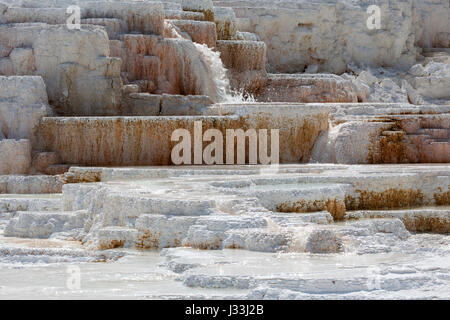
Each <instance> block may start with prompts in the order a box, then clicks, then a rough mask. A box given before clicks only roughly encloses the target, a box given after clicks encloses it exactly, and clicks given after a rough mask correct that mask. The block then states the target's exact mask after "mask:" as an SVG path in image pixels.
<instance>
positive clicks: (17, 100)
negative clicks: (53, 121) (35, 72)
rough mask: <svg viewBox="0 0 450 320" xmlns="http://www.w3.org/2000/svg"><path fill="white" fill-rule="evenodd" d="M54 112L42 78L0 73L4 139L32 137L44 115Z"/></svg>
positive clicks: (0, 116) (0, 130)
mask: <svg viewBox="0 0 450 320" xmlns="http://www.w3.org/2000/svg"><path fill="white" fill-rule="evenodd" d="M47 115H51V110H50V107H49V106H48V100H47V93H46V91H45V84H44V81H43V80H42V78H41V77H37V76H21V77H18V76H17V77H16V76H13V77H3V76H0V139H2V138H6V139H31V138H33V137H34V135H35V134H36V130H37V127H38V124H39V120H40V118H42V117H43V116H47Z"/></svg>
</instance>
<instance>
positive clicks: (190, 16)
mask: <svg viewBox="0 0 450 320" xmlns="http://www.w3.org/2000/svg"><path fill="white" fill-rule="evenodd" d="M164 12H165V14H166V15H165V17H166V19H168V20H195V21H204V20H205V15H204V14H203V13H202V12H193V11H182V10H164Z"/></svg>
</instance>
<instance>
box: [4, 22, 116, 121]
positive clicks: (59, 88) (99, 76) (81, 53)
mask: <svg viewBox="0 0 450 320" xmlns="http://www.w3.org/2000/svg"><path fill="white" fill-rule="evenodd" d="M0 31H1V32H0V75H12V74H15V73H16V72H17V73H19V74H35V75H40V76H42V78H43V79H44V81H45V84H46V88H47V93H48V98H49V102H50V104H51V105H53V106H55V107H56V110H57V111H58V112H59V113H61V114H64V115H74V114H77V115H87V114H89V115H108V114H116V113H117V108H118V107H119V106H120V100H121V87H122V81H121V79H120V60H119V59H117V58H110V57H109V52H110V51H109V50H110V49H109V42H108V37H107V35H106V32H105V31H104V30H103V29H102V28H101V27H95V26H83V28H82V29H81V30H69V29H67V28H66V26H65V25H45V24H34V23H33V24H14V25H0Z"/></svg>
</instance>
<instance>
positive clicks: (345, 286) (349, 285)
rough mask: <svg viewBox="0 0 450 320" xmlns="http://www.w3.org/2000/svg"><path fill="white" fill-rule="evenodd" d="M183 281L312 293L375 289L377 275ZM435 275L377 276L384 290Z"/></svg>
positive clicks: (191, 276)
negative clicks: (374, 276) (374, 278)
mask: <svg viewBox="0 0 450 320" xmlns="http://www.w3.org/2000/svg"><path fill="white" fill-rule="evenodd" d="M183 278H184V280H183V284H184V285H185V286H187V287H190V288H210V289H212V288H216V289H217V288H221V289H225V288H227V289H254V288H257V287H259V286H263V287H269V288H278V289H279V290H281V289H283V290H291V291H293V292H301V293H309V294H322V293H323V294H325V293H330V292H333V293H340V294H345V293H352V292H360V291H362V292H367V291H370V290H373V289H374V288H373V287H372V286H373V283H374V280H373V275H372V274H368V273H367V271H366V272H364V273H362V274H360V275H359V276H357V275H354V276H353V277H351V278H348V276H347V277H343V276H342V275H341V276H339V277H338V275H337V274H334V275H333V276H332V277H326V276H325V275H323V276H322V277H321V278H320V279H318V278H317V276H314V277H311V276H310V277H305V276H301V277H295V276H292V275H289V276H286V275H274V276H258V277H253V276H238V275H236V276H227V275H205V274H188V275H186V276H184V277H183ZM432 279H433V278H432V277H431V276H428V275H427V276H424V275H420V274H412V275H408V274H407V275H404V276H402V277H395V278H394V277H389V276H386V277H383V276H381V275H380V276H379V278H377V281H378V282H379V283H377V285H379V286H380V287H381V289H384V290H392V288H399V287H402V288H405V287H407V288H420V287H423V286H426V285H427V284H428V283H429V282H430V281H432Z"/></svg>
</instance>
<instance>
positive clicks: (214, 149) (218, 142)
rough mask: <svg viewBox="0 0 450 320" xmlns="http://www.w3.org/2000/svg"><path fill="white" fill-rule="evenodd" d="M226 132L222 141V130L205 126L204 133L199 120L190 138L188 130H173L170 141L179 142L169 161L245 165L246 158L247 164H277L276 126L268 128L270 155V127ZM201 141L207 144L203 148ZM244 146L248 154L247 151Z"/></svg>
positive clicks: (177, 163)
mask: <svg viewBox="0 0 450 320" xmlns="http://www.w3.org/2000/svg"><path fill="white" fill-rule="evenodd" d="M225 132H226V138H225V142H224V137H223V134H222V131H220V130H218V129H208V130H206V131H205V132H204V133H203V126H202V121H195V122H194V132H193V133H194V134H193V137H191V133H190V132H189V130H187V129H176V130H174V131H173V132H172V136H171V141H173V142H178V143H177V144H176V145H175V146H174V147H173V148H172V152H171V159H172V163H173V164H175V165H181V164H184V165H190V164H207V165H213V164H224V163H225V164H229V165H231V164H245V163H246V159H248V164H262V165H269V164H272V165H273V164H278V163H279V161H280V136H279V130H278V129H271V130H270V155H269V150H268V138H269V136H268V132H269V130H267V129H259V130H256V129H248V130H246V131H244V130H243V129H226V131H225ZM246 141H248V144H246ZM204 142H210V143H209V144H208V145H206V146H205V147H204ZM224 143H225V145H224ZM224 146H225V148H224ZM247 146H248V153H247V152H246V150H247ZM224 150H225V157H224V154H223V153H224ZM192 155H193V157H192ZM192 158H193V159H192ZM224 159H225V161H224Z"/></svg>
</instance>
